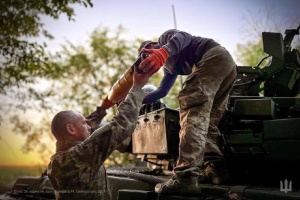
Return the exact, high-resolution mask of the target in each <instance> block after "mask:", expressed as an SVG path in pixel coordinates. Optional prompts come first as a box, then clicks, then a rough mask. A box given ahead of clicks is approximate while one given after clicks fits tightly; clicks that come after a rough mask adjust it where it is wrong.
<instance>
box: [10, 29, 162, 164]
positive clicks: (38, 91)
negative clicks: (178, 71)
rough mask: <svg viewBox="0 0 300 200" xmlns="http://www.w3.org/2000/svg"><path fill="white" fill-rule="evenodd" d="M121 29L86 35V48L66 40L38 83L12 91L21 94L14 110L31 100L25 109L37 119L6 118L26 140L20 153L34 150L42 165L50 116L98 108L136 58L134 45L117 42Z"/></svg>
mask: <svg viewBox="0 0 300 200" xmlns="http://www.w3.org/2000/svg"><path fill="white" fill-rule="evenodd" d="M124 31H125V30H124V28H123V27H122V26H119V27H117V29H116V30H114V31H112V30H110V29H108V28H106V27H98V28H97V29H95V30H94V31H93V32H92V34H91V37H90V41H89V46H88V47H83V46H78V45H74V44H72V43H70V42H67V43H66V44H65V45H63V49H62V51H61V52H57V54H55V55H58V54H59V55H60V56H59V57H49V60H48V61H47V65H49V66H52V67H53V70H52V71H51V73H49V74H47V76H45V77H44V78H43V79H42V81H40V83H41V84H39V85H34V84H23V87H22V89H21V88H19V89H18V92H17V93H16V94H18V95H20V96H22V98H23V101H22V102H17V105H15V106H14V107H19V108H20V107H21V106H24V104H26V102H29V104H30V105H33V102H34V105H35V106H34V107H31V110H34V112H37V111H38V112H39V115H40V116H42V117H41V118H40V121H38V122H37V123H36V124H34V123H33V122H32V121H30V120H28V119H26V118H25V117H24V115H22V114H20V112H15V114H14V115H13V116H11V117H10V119H11V120H10V121H11V123H12V124H13V125H14V128H13V131H14V133H19V134H22V135H24V136H26V137H27V140H26V142H25V144H24V146H23V150H24V151H25V152H30V151H33V150H36V149H38V151H39V152H40V154H41V155H43V157H46V161H47V160H48V159H47V158H49V156H50V155H51V154H52V153H53V152H54V148H53V146H54V144H53V143H52V144H49V140H50V141H54V138H53V137H52V135H51V133H50V131H49V127H50V122H51V119H52V117H51V116H53V115H54V114H55V113H57V112H58V111H60V110H69V109H72V110H76V111H79V112H81V113H83V115H85V116H87V115H88V114H89V113H91V112H92V111H94V110H95V108H96V106H99V105H101V102H102V101H103V100H104V99H105V97H106V95H107V94H108V92H109V90H110V88H111V87H112V85H113V84H114V83H115V82H116V81H117V80H118V79H119V78H120V77H121V75H122V74H123V73H124V72H125V71H126V70H127V69H128V68H129V67H130V66H131V65H132V63H133V62H134V60H135V59H136V58H137V52H136V50H137V49H138V45H139V43H138V42H137V41H127V40H124V39H121V35H122V33H124ZM156 76H159V74H157V75H156ZM32 78H37V79H39V78H38V77H32ZM40 80H41V79H40ZM35 81H36V82H38V80H35ZM152 81H154V79H153V80H152ZM28 94H30V95H28ZM28 106H29V105H28ZM28 106H25V108H24V109H26V108H28ZM115 111H116V108H115V107H113V108H112V109H109V110H108V116H107V117H106V118H105V119H104V120H106V119H110V118H111V117H112V116H113V114H115ZM45 138H47V140H45ZM128 157H129V155H127V154H124V155H122V156H120V155H119V154H113V157H112V158H111V159H110V160H109V161H110V162H108V163H114V164H118V165H119V164H120V162H123V161H125V160H128Z"/></svg>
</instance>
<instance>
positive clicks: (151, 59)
mask: <svg viewBox="0 0 300 200" xmlns="http://www.w3.org/2000/svg"><path fill="white" fill-rule="evenodd" d="M142 51H143V53H148V54H149V56H148V57H147V58H146V59H145V60H143V61H142V62H141V64H140V67H139V68H140V69H141V70H142V71H143V72H148V71H149V70H150V69H151V72H152V71H153V73H155V72H157V71H158V70H159V69H160V67H161V66H163V65H164V63H165V62H166V60H167V59H168V57H169V53H168V51H167V50H166V49H164V48H160V49H143V50H142Z"/></svg>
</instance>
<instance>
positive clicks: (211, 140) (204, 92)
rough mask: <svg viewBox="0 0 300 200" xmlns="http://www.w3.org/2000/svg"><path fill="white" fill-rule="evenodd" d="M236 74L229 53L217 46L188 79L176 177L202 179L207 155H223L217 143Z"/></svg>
mask: <svg viewBox="0 0 300 200" xmlns="http://www.w3.org/2000/svg"><path fill="white" fill-rule="evenodd" d="M236 75H237V71H236V64H235V62H234V61H233V59H232V57H231V55H230V54H229V52H228V51H227V50H226V49H225V48H223V47H221V46H216V47H213V48H212V49H210V50H208V52H207V53H205V54H204V55H203V57H202V59H201V60H200V61H199V62H198V63H197V64H196V65H195V66H194V67H193V71H192V73H191V74H190V75H189V76H188V77H187V79H186V80H185V82H184V84H183V87H182V90H181V91H180V92H179V95H178V99H179V105H180V125H181V130H180V133H179V135H180V143H179V158H178V160H177V164H176V167H175V168H174V171H173V172H174V174H175V175H177V176H186V175H187V176H198V175H199V173H200V167H201V165H202V164H203V161H204V154H209V153H211V154H213V155H218V156H220V157H222V156H223V154H222V152H221V151H220V149H219V147H218V144H217V138H219V137H220V135H221V134H220V132H219V130H218V127H217V126H218V123H219V121H220V119H221V117H222V115H223V113H224V111H225V108H226V105H227V102H228V97H229V93H230V91H231V89H232V86H233V83H234V81H235V78H236Z"/></svg>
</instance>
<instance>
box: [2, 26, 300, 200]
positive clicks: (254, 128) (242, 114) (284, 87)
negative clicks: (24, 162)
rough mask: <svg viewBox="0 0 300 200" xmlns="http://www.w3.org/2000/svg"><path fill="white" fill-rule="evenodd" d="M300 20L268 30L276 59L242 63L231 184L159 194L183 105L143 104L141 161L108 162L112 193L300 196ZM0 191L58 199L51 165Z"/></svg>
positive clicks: (226, 127) (137, 144)
mask: <svg viewBox="0 0 300 200" xmlns="http://www.w3.org/2000/svg"><path fill="white" fill-rule="evenodd" d="M299 28H300V26H299V27H298V28H297V29H290V30H286V31H285V36H284V38H283V36H282V34H281V33H272V32H263V33H262V39H263V49H264V51H265V53H267V54H268V56H267V57H266V58H263V59H262V61H263V60H265V59H267V58H268V59H270V60H269V64H267V65H266V66H260V65H261V63H262V62H260V63H259V64H258V65H257V66H254V67H253V66H238V79H237V81H236V83H235V85H234V88H233V90H232V93H231V96H230V99H229V102H228V109H227V110H226V111H225V113H224V115H223V117H222V120H221V122H220V124H219V129H220V131H221V132H222V135H223V136H224V145H223V148H222V150H223V152H224V154H225V155H226V157H227V159H228V161H229V164H230V172H231V175H232V177H233V182H232V184H228V185H212V184H200V187H199V191H201V192H200V194H199V195H197V196H179V195H171V194H170V195H157V194H156V193H155V192H154V186H155V184H157V183H160V182H163V181H165V180H168V179H169V178H170V172H171V170H172V169H173V167H174V164H175V162H176V158H177V155H178V142H179V130H180V125H179V114H178V110H175V109H172V108H169V107H167V106H166V105H165V104H164V103H161V102H154V103H152V104H150V105H144V106H143V107H142V109H141V111H140V116H139V118H138V123H137V127H136V129H135V131H134V133H133V135H132V138H131V141H130V143H129V146H128V148H127V152H130V153H132V154H135V155H136V157H137V158H140V159H141V161H143V163H145V162H146V163H148V164H147V165H144V166H143V167H138V166H136V167H133V168H126V169H125V168H118V169H117V168H108V169H107V174H108V177H109V182H110V189H111V192H112V196H113V199H114V200H129V199H145V200H150V199H151V200H152V199H160V200H167V199H168V200H169V199H175V200H179V199H182V200H196V199H197V200H200V199H201V200H214V199H244V200H245V199H249V200H266V199H272V200H275V199H278V200H279V199H280V200H281V199H300V190H299V186H300V179H299V176H298V169H300V97H299V92H300V52H299V50H298V49H293V48H292V45H291V43H292V41H293V39H294V36H296V35H299ZM297 96H298V97H297ZM0 199H54V192H53V188H52V186H51V184H50V182H49V180H48V178H47V175H46V173H44V174H42V176H41V177H20V178H18V180H17V181H16V183H15V184H14V186H13V188H12V190H11V191H10V192H8V193H7V194H4V195H2V196H1V198H0Z"/></svg>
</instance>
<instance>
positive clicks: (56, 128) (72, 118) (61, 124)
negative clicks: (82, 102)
mask: <svg viewBox="0 0 300 200" xmlns="http://www.w3.org/2000/svg"><path fill="white" fill-rule="evenodd" d="M78 115H79V113H77V112H75V111H72V110H66V111H61V112H59V113H57V114H56V115H55V116H54V117H53V119H52V123H51V132H52V134H53V135H54V136H55V138H56V139H62V138H66V137H67V136H68V130H67V124H73V123H75V122H76V120H77V119H78V117H79V116H78Z"/></svg>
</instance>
